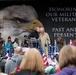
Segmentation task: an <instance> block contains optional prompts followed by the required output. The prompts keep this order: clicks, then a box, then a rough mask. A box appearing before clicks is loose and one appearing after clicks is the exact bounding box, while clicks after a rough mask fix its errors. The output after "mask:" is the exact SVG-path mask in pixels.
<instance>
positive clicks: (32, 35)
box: [28, 27, 40, 48]
mask: <svg viewBox="0 0 76 75" xmlns="http://www.w3.org/2000/svg"><path fill="white" fill-rule="evenodd" d="M39 33H40V28H39V27H36V28H35V30H34V31H32V32H31V33H30V35H29V37H28V38H29V39H30V44H32V45H33V47H34V48H37V47H38V38H39Z"/></svg>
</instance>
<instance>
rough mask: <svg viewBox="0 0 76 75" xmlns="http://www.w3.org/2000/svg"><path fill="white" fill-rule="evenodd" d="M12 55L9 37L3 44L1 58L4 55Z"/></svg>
mask: <svg viewBox="0 0 76 75" xmlns="http://www.w3.org/2000/svg"><path fill="white" fill-rule="evenodd" d="M12 53H13V44H12V41H11V37H10V36H8V40H7V41H6V42H5V43H4V50H3V56H5V55H6V54H12ZM10 57H11V55H10Z"/></svg>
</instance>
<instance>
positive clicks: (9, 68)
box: [5, 46, 22, 74]
mask: <svg viewBox="0 0 76 75" xmlns="http://www.w3.org/2000/svg"><path fill="white" fill-rule="evenodd" d="M21 53H22V48H21V47H20V46H18V47H16V48H15V50H14V55H13V56H12V58H11V59H10V60H8V61H7V62H6V64H5V73H7V74H9V73H10V72H12V71H13V70H14V69H15V68H16V60H17V58H18V56H19V55H20V54H21Z"/></svg>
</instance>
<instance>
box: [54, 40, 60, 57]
mask: <svg viewBox="0 0 76 75" xmlns="http://www.w3.org/2000/svg"><path fill="white" fill-rule="evenodd" d="M54 55H55V56H56V55H59V49H58V45H57V42H56V40H54Z"/></svg>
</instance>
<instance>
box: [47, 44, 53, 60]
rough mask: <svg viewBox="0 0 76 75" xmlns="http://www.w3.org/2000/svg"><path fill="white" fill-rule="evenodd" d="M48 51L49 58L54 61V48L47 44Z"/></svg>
mask: <svg viewBox="0 0 76 75" xmlns="http://www.w3.org/2000/svg"><path fill="white" fill-rule="evenodd" d="M47 49H48V57H50V58H51V59H53V58H54V53H53V46H51V45H49V44H47Z"/></svg>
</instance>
